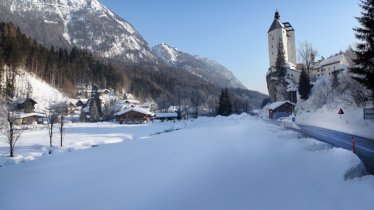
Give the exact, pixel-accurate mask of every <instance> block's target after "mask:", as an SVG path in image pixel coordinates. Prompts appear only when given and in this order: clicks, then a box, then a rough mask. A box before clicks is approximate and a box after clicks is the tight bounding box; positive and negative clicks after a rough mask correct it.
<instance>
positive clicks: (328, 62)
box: [315, 53, 346, 68]
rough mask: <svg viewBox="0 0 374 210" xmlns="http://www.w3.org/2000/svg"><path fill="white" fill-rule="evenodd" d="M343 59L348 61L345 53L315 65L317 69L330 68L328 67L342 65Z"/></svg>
mask: <svg viewBox="0 0 374 210" xmlns="http://www.w3.org/2000/svg"><path fill="white" fill-rule="evenodd" d="M343 59H346V56H345V55H344V53H341V54H338V55H334V56H331V57H329V58H326V59H325V60H322V61H321V62H319V63H317V64H316V65H315V68H322V67H324V66H328V65H331V64H335V63H341V62H342V61H343Z"/></svg>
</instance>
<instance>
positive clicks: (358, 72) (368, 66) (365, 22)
mask: <svg viewBox="0 0 374 210" xmlns="http://www.w3.org/2000/svg"><path fill="white" fill-rule="evenodd" d="M360 6H361V8H362V10H363V11H362V12H361V14H362V16H361V17H357V20H358V22H359V23H360V25H361V27H356V28H354V31H355V32H356V34H355V35H356V38H357V39H358V40H360V41H361V43H359V44H357V49H356V50H355V51H354V52H355V55H356V58H355V59H354V63H355V64H356V65H355V67H354V68H352V69H351V72H352V73H354V76H353V78H354V79H356V80H357V81H359V82H360V83H361V84H363V85H364V86H365V87H366V88H368V89H369V90H371V95H372V98H373V103H374V62H373V58H374V1H373V0H362V1H361V4H360Z"/></svg>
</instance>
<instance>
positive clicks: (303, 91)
mask: <svg viewBox="0 0 374 210" xmlns="http://www.w3.org/2000/svg"><path fill="white" fill-rule="evenodd" d="M312 87H313V86H312V85H311V84H310V78H309V75H308V73H307V72H306V71H305V69H304V68H303V69H302V70H301V74H300V79H299V94H300V98H301V99H304V100H308V98H309V95H310V92H311V90H312Z"/></svg>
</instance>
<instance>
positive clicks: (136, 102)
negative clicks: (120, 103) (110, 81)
mask: <svg viewBox="0 0 374 210" xmlns="http://www.w3.org/2000/svg"><path fill="white" fill-rule="evenodd" d="M125 103H128V104H140V101H138V100H135V99H127V100H125Z"/></svg>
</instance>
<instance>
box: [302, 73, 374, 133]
mask: <svg viewBox="0 0 374 210" xmlns="http://www.w3.org/2000/svg"><path fill="white" fill-rule="evenodd" d="M338 79H339V83H340V84H341V85H340V87H339V88H341V89H348V88H350V87H349V86H347V87H348V88H347V87H346V86H344V85H345V84H350V83H351V82H352V78H351V76H350V74H349V72H347V70H345V71H344V72H343V73H341V74H339V75H338ZM313 85H314V86H313V89H312V93H311V96H310V97H309V99H308V100H307V101H303V100H301V99H300V100H299V102H298V103H297V105H296V108H295V110H296V123H297V124H298V125H309V126H315V127H322V128H326V129H331V130H336V131H340V132H343V133H347V134H352V135H355V136H362V137H366V138H369V139H373V140H374V132H373V131H374V120H372V119H371V120H364V114H363V107H357V105H356V104H355V103H354V102H353V101H352V99H351V96H350V95H351V94H350V93H346V92H342V91H341V92H334V91H333V90H332V88H331V78H330V77H321V78H319V79H318V80H317V81H316V82H315V83H314V84H313ZM338 90H339V89H338ZM369 104H371V102H370V101H369V102H368V106H370V105H369ZM367 108H369V107H367ZM340 109H343V111H344V113H345V114H344V115H341V116H340V115H339V114H338V112H339V110H340Z"/></svg>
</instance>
